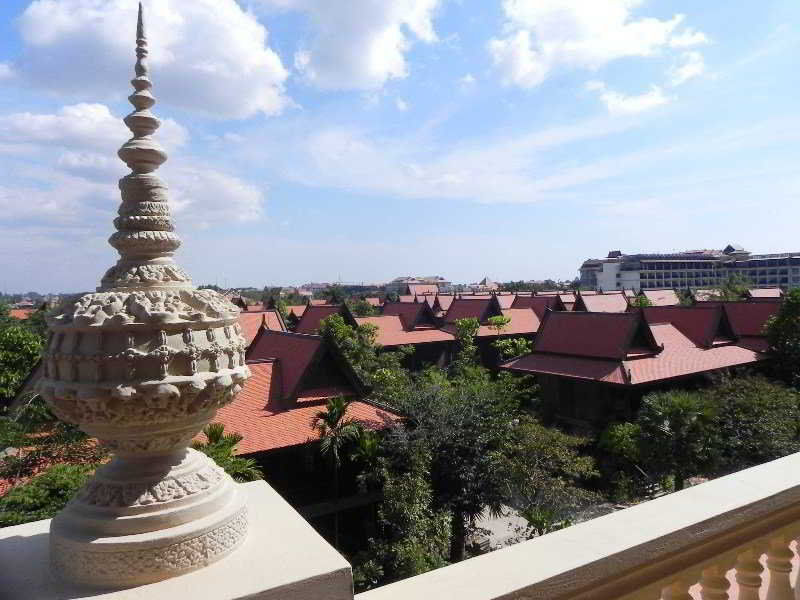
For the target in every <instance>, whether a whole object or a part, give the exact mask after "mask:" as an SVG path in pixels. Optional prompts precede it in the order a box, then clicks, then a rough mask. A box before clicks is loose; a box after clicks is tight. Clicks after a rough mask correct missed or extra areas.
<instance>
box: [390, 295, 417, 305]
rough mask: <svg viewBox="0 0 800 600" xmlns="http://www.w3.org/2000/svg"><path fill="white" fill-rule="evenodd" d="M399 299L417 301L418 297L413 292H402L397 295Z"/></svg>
mask: <svg viewBox="0 0 800 600" xmlns="http://www.w3.org/2000/svg"><path fill="white" fill-rule="evenodd" d="M397 300H398V302H416V301H417V297H416V296H414V295H413V294H402V295H399V296H397ZM387 304H390V303H388V302H387Z"/></svg>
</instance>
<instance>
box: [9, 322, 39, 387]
mask: <svg viewBox="0 0 800 600" xmlns="http://www.w3.org/2000/svg"><path fill="white" fill-rule="evenodd" d="M41 351H42V338H41V337H40V336H39V335H38V334H36V333H35V332H34V331H33V330H31V329H30V328H28V327H26V326H25V325H24V324H22V323H6V324H0V399H6V400H8V399H11V398H13V397H14V396H15V395H16V393H17V391H18V390H19V387H20V386H21V385H22V383H23V382H24V381H25V378H26V377H27V376H28V375H29V374H30V372H31V370H32V369H33V367H34V366H35V364H36V361H37V360H39V355H40V354H41Z"/></svg>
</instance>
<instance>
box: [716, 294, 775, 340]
mask: <svg viewBox="0 0 800 600" xmlns="http://www.w3.org/2000/svg"><path fill="white" fill-rule="evenodd" d="M722 309H723V310H724V311H725V315H726V316H727V317H728V322H729V323H730V326H731V329H732V330H733V334H734V335H735V336H736V337H756V336H758V337H763V336H764V335H765V332H764V326H765V325H766V324H767V321H768V320H769V318H770V317H774V316H775V315H777V314H778V311H779V310H780V309H781V303H780V302H766V301H765V302H724V303H723V304H722Z"/></svg>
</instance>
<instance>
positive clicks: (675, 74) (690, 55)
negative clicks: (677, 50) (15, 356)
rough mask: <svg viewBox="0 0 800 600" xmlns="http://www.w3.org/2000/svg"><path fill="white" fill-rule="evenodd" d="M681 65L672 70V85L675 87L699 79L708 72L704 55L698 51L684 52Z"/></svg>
mask: <svg viewBox="0 0 800 600" xmlns="http://www.w3.org/2000/svg"><path fill="white" fill-rule="evenodd" d="M681 61H682V62H681V64H678V65H676V66H674V67H673V68H672V69H671V70H670V83H671V84H672V85H673V86H676V85H681V84H682V83H686V82H687V81H689V80H690V79H694V78H695V77H699V76H700V75H702V74H703V72H705V70H706V65H705V62H704V61H703V55H702V54H700V53H699V52H697V51H694V50H692V51H690V52H684V53H683V54H682V55H681Z"/></svg>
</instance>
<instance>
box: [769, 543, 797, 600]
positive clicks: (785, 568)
mask: <svg viewBox="0 0 800 600" xmlns="http://www.w3.org/2000/svg"><path fill="white" fill-rule="evenodd" d="M793 557H794V553H793V552H792V551H791V549H790V548H789V541H788V540H787V539H786V538H783V537H780V538H776V539H774V540H772V541H771V542H770V544H769V549H768V550H767V569H769V587H768V588H767V600H794V593H793V591H792V584H791V583H790V582H789V576H790V575H791V573H792V558H793Z"/></svg>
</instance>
